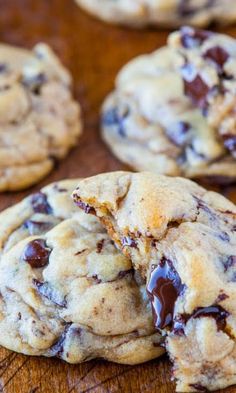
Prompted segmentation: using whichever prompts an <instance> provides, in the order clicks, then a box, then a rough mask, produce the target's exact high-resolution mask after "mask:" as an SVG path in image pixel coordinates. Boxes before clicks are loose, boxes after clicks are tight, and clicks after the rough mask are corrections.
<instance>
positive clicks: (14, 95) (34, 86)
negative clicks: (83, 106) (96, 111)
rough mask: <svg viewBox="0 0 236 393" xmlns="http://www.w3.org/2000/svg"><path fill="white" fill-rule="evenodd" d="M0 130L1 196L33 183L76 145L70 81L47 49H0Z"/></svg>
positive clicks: (76, 123) (77, 130)
mask: <svg viewBox="0 0 236 393" xmlns="http://www.w3.org/2000/svg"><path fill="white" fill-rule="evenodd" d="M0 128H1V131H0V192H1V191H12V190H18V189H22V188H26V187H28V186H30V185H32V184H34V183H37V182H38V181H40V180H41V179H42V178H43V177H44V176H46V175H47V173H49V171H50V170H51V169H52V167H53V165H54V161H55V160H57V159H61V158H63V157H64V156H65V155H66V154H67V152H68V150H69V149H70V148H71V147H72V146H74V145H75V144H76V142H77V138H78V136H79V134H80V133H81V121H80V108H79V105H78V104H77V103H76V102H75V101H74V100H73V98H72V95H71V77H70V74H69V72H68V71H67V70H66V69H65V68H64V67H63V66H62V64H61V63H60V61H59V59H58V58H57V57H56V55H55V54H54V53H53V52H52V50H51V49H50V48H49V47H48V46H47V45H45V44H38V45H36V46H35V47H34V48H33V50H32V51H29V50H25V49H21V48H15V47H12V46H9V45H4V44H1V45H0Z"/></svg>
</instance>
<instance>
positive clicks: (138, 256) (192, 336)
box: [74, 172, 236, 392]
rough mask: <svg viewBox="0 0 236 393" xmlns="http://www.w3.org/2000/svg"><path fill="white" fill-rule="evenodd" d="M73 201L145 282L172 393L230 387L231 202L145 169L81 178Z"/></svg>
mask: <svg viewBox="0 0 236 393" xmlns="http://www.w3.org/2000/svg"><path fill="white" fill-rule="evenodd" d="M74 199H75V201H76V203H77V205H78V207H80V208H81V209H83V210H84V211H86V212H87V213H93V214H96V216H97V217H99V218H100V220H101V223H102V224H103V225H104V227H105V228H106V230H107V233H108V234H109V236H110V238H111V239H113V240H114V241H115V243H116V244H117V246H118V247H119V248H120V250H121V251H122V252H123V254H124V255H126V256H127V257H128V258H129V259H130V260H131V261H132V264H133V266H134V267H135V269H136V270H137V271H139V272H140V274H141V275H142V277H143V278H144V279H146V280H147V293H148V295H149V298H150V301H151V303H152V309H153V317H154V323H155V326H156V329H157V331H159V332H161V333H162V334H163V336H165V344H166V349H167V351H168V353H169V356H170V359H171V361H172V362H173V376H174V377H175V379H176V382H177V391H179V392H192V391H206V390H216V389H221V388H224V387H227V386H229V385H232V384H235V383H236V360H235V359H236V310H235V299H236V206H235V205H234V204H233V203H231V202H230V201H228V200H227V199H226V198H224V197H223V196H221V195H220V194H217V193H215V192H210V191H206V190H205V189H204V188H202V187H200V186H198V185H197V184H195V183H194V182H192V181H190V180H188V179H183V178H171V177H165V176H162V175H157V174H154V173H148V172H142V173H136V174H132V173H129V172H113V173H108V174H103V175H99V176H96V177H92V178H90V179H84V180H81V181H80V182H79V184H78V187H77V190H76V191H75V192H74Z"/></svg>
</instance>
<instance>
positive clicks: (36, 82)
mask: <svg viewBox="0 0 236 393" xmlns="http://www.w3.org/2000/svg"><path fill="white" fill-rule="evenodd" d="M46 82H47V77H46V75H45V74H44V73H42V72H40V73H39V74H37V75H34V76H31V77H24V79H23V84H24V85H25V86H26V87H28V88H29V89H30V90H31V91H32V92H33V93H34V94H40V90H41V87H42V85H43V84H44V83H46Z"/></svg>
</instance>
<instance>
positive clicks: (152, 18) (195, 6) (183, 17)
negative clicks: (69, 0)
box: [76, 0, 236, 27]
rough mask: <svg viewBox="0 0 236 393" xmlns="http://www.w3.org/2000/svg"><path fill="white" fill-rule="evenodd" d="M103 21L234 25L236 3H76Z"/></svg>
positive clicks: (95, 0) (81, 0) (122, 0)
mask: <svg viewBox="0 0 236 393" xmlns="http://www.w3.org/2000/svg"><path fill="white" fill-rule="evenodd" d="M76 1H77V3H78V4H79V5H80V6H82V7H83V8H84V9H86V10H87V11H89V12H91V13H92V14H94V15H96V16H98V17H100V18H101V19H103V20H105V21H107V22H112V23H120V24H124V25H130V26H134V27H143V26H146V25H156V26H162V27H163V26H164V27H178V26H181V25H183V24H186V23H188V24H191V25H194V26H198V27H199V26H201V27H203V26H207V25H209V24H210V23H212V22H217V23H218V24H229V23H234V22H235V20H236V5H235V4H234V2H233V1H232V0H224V1H221V0H200V1H195V0H116V1H114V0H76Z"/></svg>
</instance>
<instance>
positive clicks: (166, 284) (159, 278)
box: [147, 257, 184, 329]
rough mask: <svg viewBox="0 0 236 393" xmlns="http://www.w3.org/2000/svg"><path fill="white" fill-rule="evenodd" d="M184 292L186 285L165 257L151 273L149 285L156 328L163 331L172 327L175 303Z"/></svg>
mask: <svg viewBox="0 0 236 393" xmlns="http://www.w3.org/2000/svg"><path fill="white" fill-rule="evenodd" d="M183 290H184V285H183V284H182V282H181V279H180V277H179V275H178V273H177V271H176V270H175V268H174V266H173V263H172V262H171V261H170V260H169V259H166V258H165V257H163V258H162V260H161V261H160V263H159V265H158V266H157V267H156V266H155V267H154V269H153V271H152V272H151V276H150V279H149V282H148V285H147V293H148V296H149V298H150V300H151V302H152V309H153V314H154V322H155V326H156V328H159V329H163V328H165V327H167V326H171V325H172V322H173V314H174V307H175V302H176V300H177V298H178V297H179V295H180V294H181V293H182V292H183Z"/></svg>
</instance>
